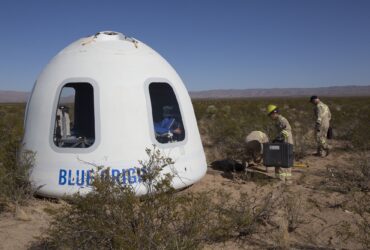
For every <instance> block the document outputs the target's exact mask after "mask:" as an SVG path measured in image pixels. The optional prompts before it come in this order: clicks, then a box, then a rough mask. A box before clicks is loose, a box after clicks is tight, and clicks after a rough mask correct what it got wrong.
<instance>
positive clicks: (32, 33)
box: [0, 0, 370, 91]
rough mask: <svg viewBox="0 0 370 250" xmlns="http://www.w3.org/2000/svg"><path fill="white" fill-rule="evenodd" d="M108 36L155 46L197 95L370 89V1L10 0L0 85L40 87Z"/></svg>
mask: <svg viewBox="0 0 370 250" xmlns="http://www.w3.org/2000/svg"><path fill="white" fill-rule="evenodd" d="M102 30H115V31H119V32H122V33H124V34H125V35H128V36H133V37H135V38H137V39H139V40H141V41H143V42H145V43H146V44H148V45H149V46H151V47H152V48H153V49H155V50H156V51H158V52H159V53H160V54H161V55H162V56H163V57H164V58H166V59H167V60H168V61H169V62H170V63H171V64H172V66H173V67H174V68H175V69H176V70H177V72H178V73H179V74H180V76H181V77H182V79H183V80H184V82H185V84H186V86H187V87H188V89H189V90H205V89H238V88H285V87H318V86H333V85H370V1H360V0H353V1H352V0H346V1H344V0H317V1H315V0H307V1H304V0H293V1H278V0H271V1H267V0H256V1H248V0H244V1H243V0H217V1H215V0H214V1H211V0H198V1H189V0H188V1H185V0H178V1H176V0H172V1H170V0H168V1H164V0H151V1H132V0H131V1H123V0H121V1H119V0H117V1H108V0H107V1H93V0H90V1H83V0H63V1H52V0H45V1H41V0H40V1H39V0H33V1H27V0H24V1H18V0H12V1H9V0H1V2H0V32H1V33H2V34H1V36H0V40H1V42H0V44H1V46H0V89H2V90H20V91H29V90H31V88H32V85H33V83H34V81H35V80H36V79H37V76H38V74H39V73H40V71H41V70H42V69H43V67H44V66H45V65H46V64H47V63H48V61H49V60H50V59H51V58H52V57H53V56H54V55H55V54H56V53H57V52H58V51H60V50H61V49H63V48H64V47H66V46H67V45H68V44H69V43H71V42H73V41H75V40H77V39H78V38H80V37H83V36H87V35H91V34H94V33H96V32H98V31H102Z"/></svg>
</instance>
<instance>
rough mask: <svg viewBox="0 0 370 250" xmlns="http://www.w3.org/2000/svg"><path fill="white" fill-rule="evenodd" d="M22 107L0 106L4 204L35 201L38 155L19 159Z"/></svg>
mask: <svg viewBox="0 0 370 250" xmlns="http://www.w3.org/2000/svg"><path fill="white" fill-rule="evenodd" d="M22 111H23V106H22V105H10V104H9V105H2V106H0V203H1V204H2V206H5V204H6V203H7V202H16V203H23V202H25V201H27V199H29V198H30V197H32V189H31V185H30V182H29V178H28V177H29V174H30V171H31V169H32V166H33V160H34V154H33V153H32V152H25V153H24V154H23V155H19V149H20V145H21V137H22V132H23V129H22V115H21V113H22Z"/></svg>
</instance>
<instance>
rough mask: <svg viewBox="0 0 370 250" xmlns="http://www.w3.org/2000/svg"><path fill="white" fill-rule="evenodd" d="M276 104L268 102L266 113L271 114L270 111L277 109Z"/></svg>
mask: <svg viewBox="0 0 370 250" xmlns="http://www.w3.org/2000/svg"><path fill="white" fill-rule="evenodd" d="M277 108H278V107H277V106H276V105H273V104H270V105H268V106H267V114H271V112H274V111H275V110H277Z"/></svg>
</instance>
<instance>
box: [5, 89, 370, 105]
mask: <svg viewBox="0 0 370 250" xmlns="http://www.w3.org/2000/svg"><path fill="white" fill-rule="evenodd" d="M189 93H190V96H191V98H194V99H200V98H205V99H212V98H253V97H301V96H311V95H318V96H370V85H367V86H333V87H319V88H274V89H215V90H204V91H190V92H189ZM29 95H30V93H29V92H20V91H1V90H0V103H22V102H27V100H28V97H29Z"/></svg>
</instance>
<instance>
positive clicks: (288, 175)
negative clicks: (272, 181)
mask: <svg viewBox="0 0 370 250" xmlns="http://www.w3.org/2000/svg"><path fill="white" fill-rule="evenodd" d="M275 176H276V178H279V179H280V180H282V181H290V180H291V179H292V168H281V167H275Z"/></svg>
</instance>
